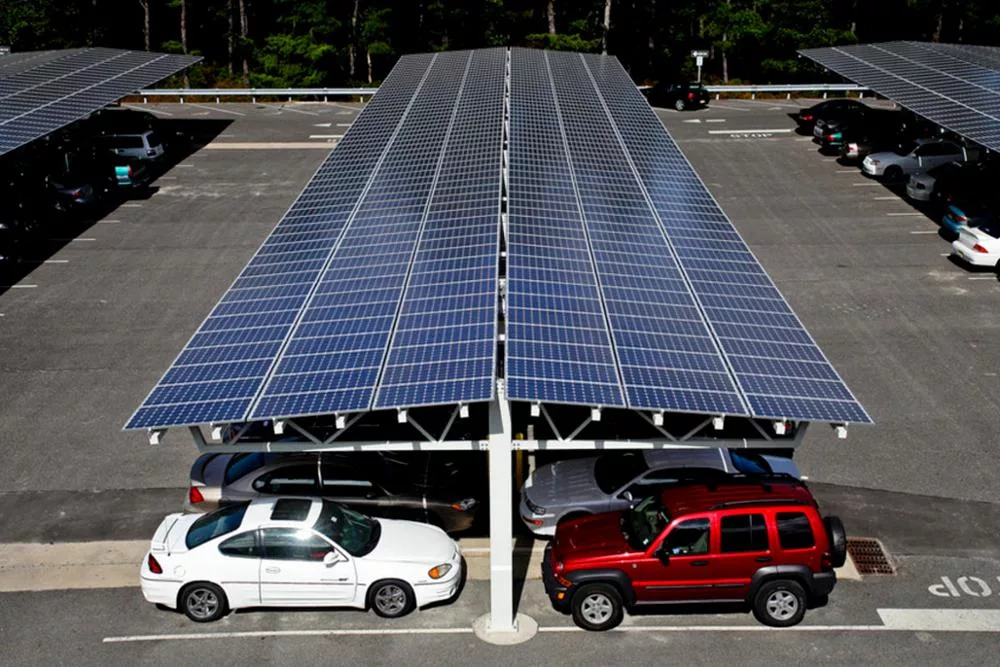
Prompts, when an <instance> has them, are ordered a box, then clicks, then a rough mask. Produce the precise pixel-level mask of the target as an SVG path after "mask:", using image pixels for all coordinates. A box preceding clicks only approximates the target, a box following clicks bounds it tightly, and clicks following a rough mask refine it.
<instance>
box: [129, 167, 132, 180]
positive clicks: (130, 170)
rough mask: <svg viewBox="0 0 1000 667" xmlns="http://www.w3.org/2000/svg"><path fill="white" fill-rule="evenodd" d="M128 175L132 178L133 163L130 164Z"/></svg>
mask: <svg viewBox="0 0 1000 667" xmlns="http://www.w3.org/2000/svg"><path fill="white" fill-rule="evenodd" d="M128 177H129V178H132V165H129V166H128Z"/></svg>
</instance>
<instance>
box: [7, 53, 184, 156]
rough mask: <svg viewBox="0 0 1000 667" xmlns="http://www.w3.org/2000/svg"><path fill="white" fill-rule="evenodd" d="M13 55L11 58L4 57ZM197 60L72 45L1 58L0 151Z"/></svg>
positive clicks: (13, 146)
mask: <svg viewBox="0 0 1000 667" xmlns="http://www.w3.org/2000/svg"><path fill="white" fill-rule="evenodd" d="M7 58H13V59H14V60H13V61H6V62H7V65H6V66H5V65H4V61H5V60H6V59H7ZM199 60H201V58H199V57H194V56H178V55H169V54H163V53H149V52H146V51H122V50H118V49H104V48H91V49H71V50H69V51H44V52H39V53H37V54H28V53H24V54H14V55H10V56H3V57H2V58H0V155H3V154H5V153H8V152H10V151H12V150H14V149H16V148H19V147H21V146H23V145H25V144H27V143H29V142H32V141H34V140H36V139H39V138H41V137H44V136H45V135H47V134H49V133H51V132H54V131H56V130H58V129H60V128H62V127H64V126H66V125H69V124H70V123H72V122H74V121H77V120H79V119H81V118H83V117H84V116H86V115H88V114H90V113H91V112H93V111H96V110H98V109H100V108H102V107H104V106H105V105H108V104H111V103H112V102H115V101H116V100H118V99H120V98H122V97H124V96H126V95H128V94H129V93H132V92H134V91H136V90H139V89H140V88H143V87H145V86H149V85H152V84H154V83H156V82H157V81H160V80H162V79H165V78H166V77H168V76H170V75H171V74H175V73H177V72H179V71H181V70H183V69H185V68H186V67H189V66H191V65H193V64H194V63H196V62H198V61H199Z"/></svg>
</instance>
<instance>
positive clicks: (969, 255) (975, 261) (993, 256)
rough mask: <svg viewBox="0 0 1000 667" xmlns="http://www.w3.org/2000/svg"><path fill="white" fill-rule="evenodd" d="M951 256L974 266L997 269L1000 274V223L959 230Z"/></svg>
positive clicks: (986, 223)
mask: <svg viewBox="0 0 1000 667" xmlns="http://www.w3.org/2000/svg"><path fill="white" fill-rule="evenodd" d="M951 254H952V255H954V256H955V257H958V258H959V259H961V260H962V261H964V262H966V263H967V264H970V265H972V266H985V267H989V266H992V267H996V270H997V272H998V273H1000V222H998V221H997V220H990V221H988V222H984V223H983V224H981V225H979V226H978V227H963V228H961V229H959V230H958V238H957V239H955V241H953V242H952V244H951Z"/></svg>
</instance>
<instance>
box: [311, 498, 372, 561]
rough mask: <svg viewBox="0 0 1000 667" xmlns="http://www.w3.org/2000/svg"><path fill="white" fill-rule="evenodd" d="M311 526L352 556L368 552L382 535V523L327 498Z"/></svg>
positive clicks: (363, 554)
mask: <svg viewBox="0 0 1000 667" xmlns="http://www.w3.org/2000/svg"><path fill="white" fill-rule="evenodd" d="M313 528H314V529H315V530H317V531H319V532H320V533H322V534H323V535H326V536H327V537H329V538H330V539H331V540H333V541H334V542H336V543H337V544H339V545H340V546H341V547H342V548H343V549H344V550H345V551H347V553H349V554H351V555H352V556H365V555H367V554H370V553H371V552H372V549H374V548H375V546H376V545H377V544H378V540H379V537H381V535H382V525H381V524H380V523H379V522H378V521H377V520H375V519H372V518H371V517H367V516H365V515H364V514H361V513H360V512H355V511H354V510H352V509H348V508H347V507H344V506H343V505H338V504H337V503H333V502H330V501H329V500H324V501H323V509H322V511H320V513H319V518H318V519H316V523H315V524H313Z"/></svg>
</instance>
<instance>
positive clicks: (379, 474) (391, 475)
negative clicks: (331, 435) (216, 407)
mask: <svg viewBox="0 0 1000 667" xmlns="http://www.w3.org/2000/svg"><path fill="white" fill-rule="evenodd" d="M390 465H391V464H390V463H389V462H386V461H385V460H384V459H383V458H382V457H381V456H380V455H379V454H374V453H373V454H368V455H366V454H361V455H358V454H356V453H351V454H342V455H329V454H324V455H316V454H265V453H254V454H204V455H202V456H200V457H198V459H197V460H195V462H194V465H192V466H191V485H190V488H189V489H188V497H187V501H186V502H185V509H187V510H189V511H195V512H203V511H205V510H207V509H213V508H215V507H218V506H220V505H225V504H228V503H234V502H242V501H245V500H251V499H254V498H261V497H266V496H282V495H296V496H316V497H322V498H326V499H328V500H334V501H336V502H339V503H342V504H344V505H347V506H349V507H351V508H353V509H355V510H357V511H361V512H365V513H366V514H369V515H371V516H377V517H386V518H392V519H408V520H411V521H424V522H427V523H431V524H434V525H437V526H440V527H441V528H443V529H444V530H446V531H447V532H449V533H458V532H461V531H464V530H468V529H469V528H470V527H471V526H472V523H473V521H475V518H476V511H477V510H478V509H479V506H480V503H479V501H478V500H477V499H475V498H470V497H462V496H459V495H458V492H457V490H456V489H455V488H454V487H453V486H448V485H445V484H443V480H440V479H439V480H438V482H437V484H436V485H434V486H420V485H419V484H417V483H416V482H415V481H414V480H413V479H410V478H408V477H404V476H403V475H402V474H395V472H394V470H390V469H389V466H390ZM414 474H416V473H414Z"/></svg>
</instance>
